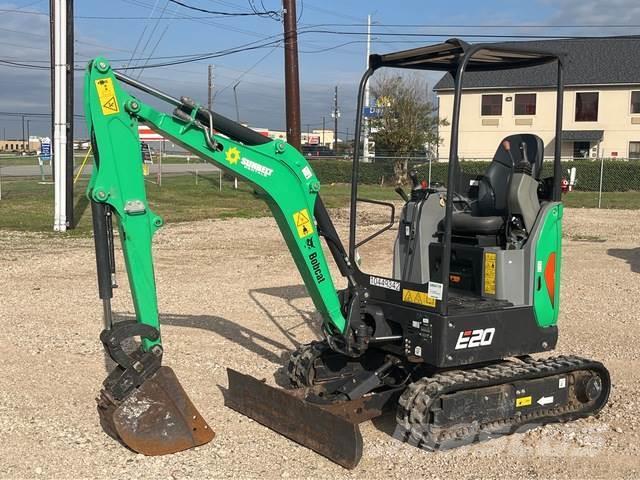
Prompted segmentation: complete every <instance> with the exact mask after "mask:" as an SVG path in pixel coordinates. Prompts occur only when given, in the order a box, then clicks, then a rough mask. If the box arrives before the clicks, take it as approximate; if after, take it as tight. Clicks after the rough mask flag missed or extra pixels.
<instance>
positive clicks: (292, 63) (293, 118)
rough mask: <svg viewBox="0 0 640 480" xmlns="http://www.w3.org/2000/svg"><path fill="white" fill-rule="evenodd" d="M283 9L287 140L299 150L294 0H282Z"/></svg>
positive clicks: (296, 36) (298, 103) (298, 86)
mask: <svg viewBox="0 0 640 480" xmlns="http://www.w3.org/2000/svg"><path fill="white" fill-rule="evenodd" d="M282 8H283V10H284V85H285V104H286V114H287V142H288V143H289V144H290V145H292V146H293V147H295V148H297V149H298V150H300V130H301V128H300V77H299V73H298V31H297V26H296V22H297V19H296V0H282Z"/></svg>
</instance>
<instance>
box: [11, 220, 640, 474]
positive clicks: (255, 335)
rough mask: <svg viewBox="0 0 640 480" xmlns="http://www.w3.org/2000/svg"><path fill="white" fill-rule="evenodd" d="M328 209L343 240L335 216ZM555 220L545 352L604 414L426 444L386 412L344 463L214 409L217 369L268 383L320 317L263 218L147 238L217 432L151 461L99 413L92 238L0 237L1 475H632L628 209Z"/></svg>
mask: <svg viewBox="0 0 640 480" xmlns="http://www.w3.org/2000/svg"><path fill="white" fill-rule="evenodd" d="M335 213H336V217H337V218H338V228H339V230H341V232H342V233H344V231H345V227H346V224H345V222H344V218H345V215H344V212H335ZM565 218H566V221H565V237H566V238H565V249H564V258H563V261H564V263H563V270H562V279H563V284H562V298H561V302H562V314H561V319H560V326H561V339H560V342H559V346H558V351H559V352H561V353H576V354H580V355H584V356H590V357H593V358H595V359H598V360H601V361H603V362H604V363H605V364H606V365H607V366H608V368H609V369H610V370H611V373H612V377H613V382H614V388H613V393H612V398H611V401H610V403H609V404H608V406H607V407H606V408H605V409H604V410H603V412H602V413H601V414H600V415H598V416H597V417H592V418H589V419H584V420H580V421H577V422H574V423H571V424H564V425H552V426H546V427H543V428H536V429H534V430H531V431H528V432H526V433H521V434H516V435H512V436H510V437H504V438H501V439H498V440H493V441H490V442H485V443H483V444H480V445H475V446H470V447H463V448H460V449H457V450H454V451H448V452H439V453H429V452H425V451H421V450H418V449H416V448H414V447H411V446H409V445H407V444H403V443H401V442H399V441H397V440H395V439H394V438H393V437H392V434H393V429H394V421H393V419H392V418H383V419H381V420H378V421H376V422H375V424H374V423H371V422H369V423H367V424H364V425H363V426H362V433H363V437H364V440H365V448H364V455H363V459H362V462H361V463H360V465H359V466H358V467H357V468H356V469H355V470H353V471H346V470H344V469H342V468H341V467H339V466H337V465H335V464H333V463H331V462H330V461H328V460H326V459H324V458H323V457H321V456H319V455H316V454H315V453H313V452H311V451H309V450H307V449H305V448H302V447H300V446H298V445H296V444H294V443H292V442H290V441H288V440H287V439H285V438H283V437H281V436H279V435H277V434H275V433H273V432H271V431H270V430H268V429H266V428H264V427H262V426H260V425H259V424H256V423H255V422H253V421H251V420H249V419H247V418H245V417H243V416H241V415H239V414H237V413H235V412H233V411H231V410H229V409H226V408H225V407H224V406H223V398H222V393H221V387H225V386H226V382H227V380H226V375H225V368H226V367H232V368H235V369H237V370H240V371H242V372H246V373H249V374H251V375H254V376H256V377H259V378H266V379H267V381H268V382H270V383H278V382H280V381H281V380H282V374H281V372H279V369H280V368H281V366H282V365H283V364H284V359H285V358H286V352H287V351H289V350H291V349H293V348H294V347H295V346H296V345H298V344H299V343H304V342H307V341H310V340H312V339H314V338H317V337H318V323H319V318H318V317H317V315H316V314H315V313H314V311H313V307H312V305H311V302H310V300H309V299H308V297H307V296H306V293H305V291H304V288H303V287H302V285H301V283H302V282H301V279H300V277H299V275H298V273H297V272H296V270H295V268H294V266H293V262H292V261H291V259H290V257H289V255H288V253H287V251H286V249H285V246H284V242H283V241H282V240H281V238H280V235H279V232H278V230H277V229H276V226H275V223H274V222H273V221H272V220H271V219H252V220H241V219H234V220H227V221H204V222H197V223H188V224H178V225H171V226H168V227H166V228H164V229H163V230H162V231H161V232H160V233H159V235H158V237H157V241H156V248H155V254H156V274H157V277H158V292H159V298H160V310H161V312H162V315H163V320H164V325H165V326H164V330H163V333H164V341H165V347H166V354H165V362H166V363H167V364H168V365H170V366H171V367H173V368H174V370H175V371H176V373H177V375H178V377H179V378H180V380H181V382H182V384H183V386H184V387H185V389H186V390H187V392H189V395H190V397H191V399H192V400H193V402H194V403H195V404H196V405H197V406H198V408H199V409H200V411H201V413H202V414H203V415H204V416H205V418H207V419H208V421H209V424H210V425H211V426H212V427H213V428H214V430H215V431H216V432H217V436H216V438H215V439H214V441H213V442H211V443H210V444H208V445H205V446H202V447H199V448H196V449H194V450H191V451H187V452H181V453H179V454H175V455H171V456H166V457H144V456H142V455H136V454H134V453H131V452H129V451H128V450H126V449H124V448H123V447H121V446H120V445H119V444H117V443H116V442H114V441H113V440H112V439H110V438H109V437H107V436H106V435H105V434H104V433H103V432H102V430H101V429H100V426H99V424H98V417H97V413H96V410H95V400H94V398H95V396H96V394H97V391H98V389H99V386H100V383H101V382H102V380H103V379H104V377H105V365H104V357H103V355H102V351H101V346H100V344H99V341H98V334H99V332H100V329H101V318H100V316H101V305H100V302H99V300H98V298H97V292H96V281H95V272H94V268H95V263H94V258H93V242H92V240H91V239H65V240H62V239H59V238H55V237H51V236H49V235H35V234H21V233H11V232H0V269H1V270H0V271H1V272H2V275H0V361H1V362H2V375H0V444H1V445H2V446H0V477H1V478H115V477H118V478H173V479H179V478H188V477H199V478H207V477H266V478H273V477H284V478H286V477H291V478H293V477H296V478H297V477H314V478H316V477H323V478H326V477H334V478H335V477H347V478H348V477H355V478H372V477H376V478H382V477H385V478H386V477H394V478H395V477H398V478H400V477H402V478H418V477H421V478H432V477H433V478H442V477H445V476H446V477H449V476H452V477H454V478H505V477H508V478H518V479H521V478H638V477H639V476H640V422H639V421H638V418H639V417H638V415H637V412H638V410H640V400H639V397H638V391H640V353H639V351H638V348H637V342H638V339H639V338H638V337H639V335H638V318H639V316H638V314H637V311H636V305H635V302H636V301H637V299H638V298H640V282H639V279H640V248H639V247H640V211H611V210H603V211H597V210H567V211H566V217H565ZM378 220H379V219H378V217H376V216H375V215H370V216H369V217H367V218H365V219H363V223H369V224H373V223H376V222H377V221H378ZM366 228H368V229H370V230H371V229H373V228H374V225H369V226H368V227H366ZM392 237H393V235H392V234H386V235H384V236H383V237H382V238H380V240H379V241H378V242H377V243H376V244H372V245H369V246H368V247H367V248H365V250H364V252H363V258H364V261H365V265H366V266H367V269H370V270H374V271H378V272H380V273H383V272H385V271H388V269H389V268H388V266H389V265H390V261H391V248H390V245H391V241H392ZM343 238H345V237H344V236H343ZM120 272H123V270H122V267H121V266H120ZM334 273H335V271H334ZM119 281H120V283H121V286H122V287H123V288H121V289H120V290H118V291H117V292H116V293H117V295H116V298H115V299H114V304H113V308H114V311H115V312H116V313H117V314H118V315H119V316H121V317H124V316H128V315H131V312H132V306H131V302H130V300H129V298H128V290H127V285H126V278H125V276H124V274H123V273H121V274H120V276H119Z"/></svg>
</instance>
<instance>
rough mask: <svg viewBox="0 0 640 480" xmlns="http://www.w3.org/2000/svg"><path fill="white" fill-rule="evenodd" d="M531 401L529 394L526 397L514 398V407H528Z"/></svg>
mask: <svg viewBox="0 0 640 480" xmlns="http://www.w3.org/2000/svg"><path fill="white" fill-rule="evenodd" d="M531 402H532V399H531V395H529V396H528V397H520V398H516V408H517V407H528V406H529V405H531Z"/></svg>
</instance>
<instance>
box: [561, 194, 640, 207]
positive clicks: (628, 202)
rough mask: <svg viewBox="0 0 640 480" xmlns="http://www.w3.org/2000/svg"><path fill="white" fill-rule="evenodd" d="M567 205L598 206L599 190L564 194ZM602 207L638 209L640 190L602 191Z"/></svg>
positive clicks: (639, 205)
mask: <svg viewBox="0 0 640 480" xmlns="http://www.w3.org/2000/svg"><path fill="white" fill-rule="evenodd" d="M562 201H563V202H564V205H565V207H571V208H598V192H575V191H574V192H571V193H567V194H565V195H563V196H562ZM601 207H602V208H621V209H634V210H635V209H638V208H640V192H636V191H631V192H602V204H601Z"/></svg>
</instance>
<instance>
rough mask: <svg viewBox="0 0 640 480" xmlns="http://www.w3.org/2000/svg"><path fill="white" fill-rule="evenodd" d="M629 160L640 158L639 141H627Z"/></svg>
mask: <svg viewBox="0 0 640 480" xmlns="http://www.w3.org/2000/svg"><path fill="white" fill-rule="evenodd" d="M629 160H640V142H629Z"/></svg>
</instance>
